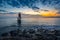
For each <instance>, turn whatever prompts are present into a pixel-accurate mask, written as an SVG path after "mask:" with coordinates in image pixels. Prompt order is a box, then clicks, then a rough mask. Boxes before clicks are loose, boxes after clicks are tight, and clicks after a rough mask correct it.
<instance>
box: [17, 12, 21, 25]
mask: <svg viewBox="0 0 60 40" xmlns="http://www.w3.org/2000/svg"><path fill="white" fill-rule="evenodd" d="M17 23H18V26H21V13H18V19H17Z"/></svg>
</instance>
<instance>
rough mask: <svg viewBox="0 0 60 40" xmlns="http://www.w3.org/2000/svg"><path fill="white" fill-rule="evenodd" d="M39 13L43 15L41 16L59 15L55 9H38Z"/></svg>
mask: <svg viewBox="0 0 60 40" xmlns="http://www.w3.org/2000/svg"><path fill="white" fill-rule="evenodd" d="M40 15H41V16H43V17H57V16H60V14H58V13H57V11H56V10H49V11H40Z"/></svg>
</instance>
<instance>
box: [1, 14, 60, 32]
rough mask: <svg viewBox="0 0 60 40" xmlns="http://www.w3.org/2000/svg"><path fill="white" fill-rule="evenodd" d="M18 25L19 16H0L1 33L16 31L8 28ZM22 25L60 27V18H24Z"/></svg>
mask: <svg viewBox="0 0 60 40" xmlns="http://www.w3.org/2000/svg"><path fill="white" fill-rule="evenodd" d="M11 25H17V14H0V32H4V30H6V31H7V30H9V29H11V30H13V29H16V28H15V27H14V28H10V27H7V26H11ZM21 25H60V18H41V17H40V18H39V17H38V18H34V17H29V18H28V17H26V18H25V17H23V16H22V19H21Z"/></svg>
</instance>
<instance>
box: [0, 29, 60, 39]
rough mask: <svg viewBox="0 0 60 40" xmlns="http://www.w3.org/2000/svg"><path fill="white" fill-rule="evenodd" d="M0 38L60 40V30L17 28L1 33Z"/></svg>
mask: <svg viewBox="0 0 60 40" xmlns="http://www.w3.org/2000/svg"><path fill="white" fill-rule="evenodd" d="M0 40H60V30H48V29H43V28H41V29H32V28H31V29H23V30H19V29H17V30H14V31H10V32H8V33H3V34H2V35H1V37H0Z"/></svg>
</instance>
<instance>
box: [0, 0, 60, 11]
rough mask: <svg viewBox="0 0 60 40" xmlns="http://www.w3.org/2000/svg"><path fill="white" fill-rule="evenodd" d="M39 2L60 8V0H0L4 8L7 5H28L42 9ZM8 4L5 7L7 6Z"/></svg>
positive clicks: (0, 4) (34, 8)
mask: <svg viewBox="0 0 60 40" xmlns="http://www.w3.org/2000/svg"><path fill="white" fill-rule="evenodd" d="M37 3H39V5H40V4H41V5H44V6H47V7H50V8H51V7H54V8H55V9H57V10H60V0H0V7H2V8H3V7H5V6H6V5H7V6H8V5H10V6H12V7H16V8H20V7H24V6H28V7H29V8H32V9H33V10H37V9H40V7H38V6H39V5H38V4H37ZM36 5H37V6H36ZM41 5H40V6H41ZM7 6H6V7H5V8H7ZM8 7H9V6H8ZM2 8H1V9H2ZM44 11H48V10H44Z"/></svg>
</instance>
